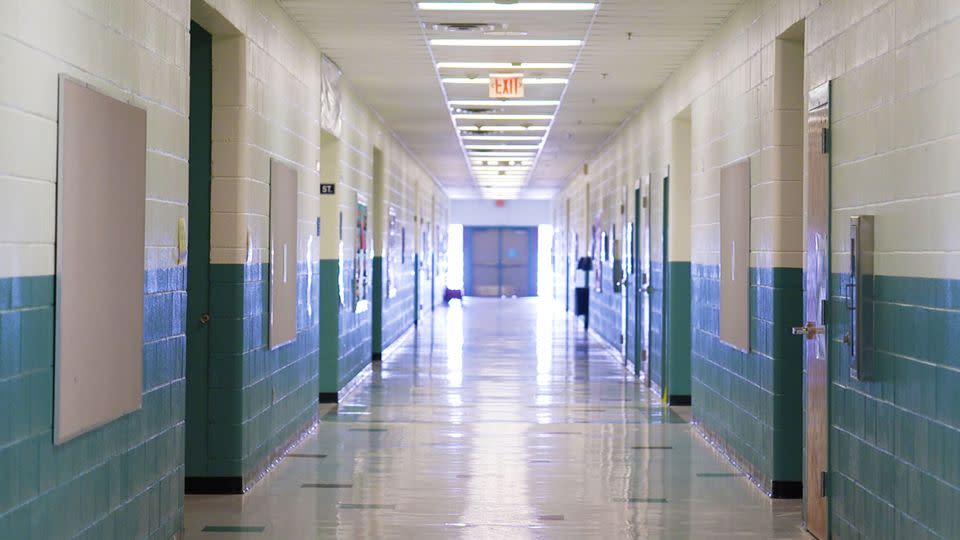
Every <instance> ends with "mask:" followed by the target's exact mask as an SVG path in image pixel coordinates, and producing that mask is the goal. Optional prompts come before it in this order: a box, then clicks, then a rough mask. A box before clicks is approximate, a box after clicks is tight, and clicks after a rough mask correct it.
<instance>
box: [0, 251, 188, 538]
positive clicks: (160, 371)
mask: <svg viewBox="0 0 960 540" xmlns="http://www.w3.org/2000/svg"><path fill="white" fill-rule="evenodd" d="M53 301H54V278H53V276H41V277H22V278H5V279H0V411H5V412H6V414H2V415H0V537H3V538H11V539H17V540H27V539H32V538H35V539H47V538H71V537H79V538H91V539H93V538H96V539H109V538H118V539H119V538H123V539H127V538H148V537H149V538H163V539H166V538H170V537H171V536H173V535H174V534H175V533H177V532H178V531H180V530H181V529H182V526H183V473H184V471H183V462H184V456H183V442H184V439H183V437H184V403H185V379H184V357H185V354H186V352H185V348H186V337H185V335H184V317H185V314H186V271H185V269H184V268H176V269H168V270H156V271H148V272H146V275H145V287H144V345H143V405H142V408H141V409H140V410H139V411H136V412H133V413H131V414H128V415H126V416H124V417H122V418H120V419H118V420H116V421H114V422H111V423H109V424H107V425H106V426H103V427H101V428H99V429H96V430H94V431H91V432H89V433H86V434H84V435H81V436H79V437H77V438H75V439H72V440H70V441H68V442H67V443H65V444H62V445H60V446H56V447H55V446H54V445H53V400H54V393H53V360H54V358H53V354H54V353H53V350H54V305H53ZM10 411H14V413H10Z"/></svg>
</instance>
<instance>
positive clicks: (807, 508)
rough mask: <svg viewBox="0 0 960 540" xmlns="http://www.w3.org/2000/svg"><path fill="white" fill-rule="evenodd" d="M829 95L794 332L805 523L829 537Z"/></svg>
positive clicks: (811, 126)
mask: <svg viewBox="0 0 960 540" xmlns="http://www.w3.org/2000/svg"><path fill="white" fill-rule="evenodd" d="M829 99H830V94H829V85H824V87H821V88H818V89H816V90H813V91H812V92H811V93H810V111H809V115H808V119H807V141H808V147H807V156H808V158H807V159H808V178H807V228H806V233H805V235H806V262H805V265H804V269H805V272H804V318H805V321H804V326H802V327H799V328H795V329H794V331H795V333H799V334H802V335H804V340H803V343H804V346H803V347H804V355H803V358H804V366H803V370H804V379H803V381H804V382H803V384H804V410H805V416H804V418H805V419H804V424H805V428H804V429H805V433H806V448H805V450H806V467H805V473H804V475H805V478H804V482H803V486H804V495H803V507H804V521H805V523H806V527H807V530H808V531H810V533H811V534H813V535H814V536H816V537H817V538H820V539H826V538H827V498H826V490H825V486H824V485H823V483H824V476H825V474H824V472H825V471H826V470H827V437H828V416H827V391H828V386H829V383H830V381H829V370H828V366H827V348H828V335H827V332H826V322H827V321H826V320H825V319H826V315H827V312H828V299H829V296H828V295H829V290H828V287H829V283H830V154H829V127H830V101H829Z"/></svg>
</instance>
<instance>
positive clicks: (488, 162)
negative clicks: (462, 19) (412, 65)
mask: <svg viewBox="0 0 960 540" xmlns="http://www.w3.org/2000/svg"><path fill="white" fill-rule="evenodd" d="M417 6H418V7H419V9H421V10H423V11H506V12H524V11H541V12H543V11H590V10H594V9H596V4H595V3H593V2H536V3H527V2H519V1H517V0H513V1H512V2H511V1H510V0H498V1H496V2H419V3H418V4H417ZM430 45H431V46H432V47H580V46H581V45H582V41H581V40H579V39H446V38H435V39H431V40H430ZM437 69H438V70H440V72H441V74H442V73H443V72H444V71H447V70H471V69H474V70H481V69H485V70H496V71H497V72H498V73H504V72H508V73H517V74H521V75H524V84H525V85H526V84H530V85H561V86H563V85H566V84H567V83H568V82H569V78H568V77H542V76H537V77H530V78H527V77H526V73H525V72H528V71H536V72H542V71H550V70H562V71H566V72H567V73H569V71H570V70H572V69H573V64H572V63H568V62H438V63H437ZM441 81H442V83H443V84H449V85H458V84H489V82H490V78H489V77H478V76H468V77H442V78H441ZM559 105H560V101H559V100H548V99H511V100H499V99H455V100H450V101H448V106H449V107H450V109H451V115H452V117H453V120H454V123H455V125H456V126H457V130H458V134H459V135H460V137H461V140H462V141H463V148H464V149H465V150H466V152H467V154H468V158H469V161H470V164H471V169H472V172H473V175H474V178H475V179H476V181H477V183H478V184H479V185H480V186H481V191H482V192H483V193H484V195H486V196H488V197H492V198H512V197H515V196H516V195H517V194H518V193H519V190H520V188H521V187H522V186H523V185H524V184H525V183H526V180H527V176H528V175H529V173H530V170H531V167H532V166H533V163H534V160H535V159H536V156H537V153H538V152H539V151H540V149H541V148H542V146H543V142H544V141H545V140H546V138H547V135H548V134H549V130H550V123H551V122H552V121H553V118H554V114H553V113H550V114H544V113H536V114H534V113H531V114H505V113H503V112H502V111H499V109H500V108H507V107H509V108H513V107H550V108H553V109H554V112H555V111H556V108H557V107H558V106H559ZM465 108H466V109H465ZM470 108H481V109H488V110H489V111H472V110H470ZM461 121H472V123H470V124H461ZM503 121H516V122H523V123H519V124H510V125H502V124H499V122H503ZM485 122H493V124H485ZM532 122H547V125H539V124H532ZM517 132H527V133H529V132H543V134H542V135H540V134H536V135H516V133H517ZM507 133H510V134H507ZM489 143H493V144H489Z"/></svg>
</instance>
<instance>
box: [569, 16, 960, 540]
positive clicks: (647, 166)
mask: <svg viewBox="0 0 960 540" xmlns="http://www.w3.org/2000/svg"><path fill="white" fill-rule="evenodd" d="M958 15H960V4H957V3H955V2H941V3H917V2H906V1H899V0H870V1H866V2H825V3H824V2H819V1H814V0H778V1H759V0H748V1H746V2H744V3H743V5H742V6H741V7H740V8H738V9H737V11H736V12H735V13H734V14H733V15H732V16H731V17H730V18H729V19H728V20H727V21H726V22H725V23H724V24H723V26H722V27H721V28H720V30H719V31H718V32H717V33H716V34H715V35H714V36H712V37H711V38H709V39H708V40H706V41H705V42H704V43H703V45H702V46H701V48H700V50H699V51H698V52H697V53H696V54H695V55H694V56H693V57H692V58H690V59H689V60H687V61H686V62H685V63H684V64H683V65H682V66H681V67H680V68H679V69H678V70H677V71H676V72H675V73H674V74H673V75H671V76H670V78H669V79H668V80H667V81H666V82H665V83H664V85H663V86H662V87H661V88H660V89H658V90H657V91H656V92H654V94H653V95H652V96H650V97H649V98H648V99H646V100H645V102H644V105H643V106H642V107H641V108H640V110H639V111H638V113H637V114H636V115H635V116H634V117H633V118H631V119H630V120H628V121H627V122H625V124H624V125H623V127H622V128H621V129H620V131H619V132H618V133H617V134H616V135H615V136H614V137H613V138H612V139H611V140H610V141H609V142H608V143H607V144H605V145H604V146H603V147H601V148H599V149H598V150H597V151H596V153H595V154H594V156H593V157H592V158H591V159H590V160H588V169H589V172H590V174H589V175H584V174H582V173H581V171H580V170H579V169H578V171H577V172H576V174H574V175H571V176H570V180H571V183H570V185H569V186H568V187H567V188H566V190H565V191H564V192H562V193H561V194H560V195H558V197H557V198H556V199H555V201H556V203H557V206H558V207H559V206H561V205H562V204H563V201H565V199H567V198H571V199H574V198H582V196H581V195H580V194H581V193H583V190H584V185H585V183H586V182H587V181H589V182H590V183H591V184H592V183H594V182H604V181H606V180H605V179H606V178H609V177H614V178H615V179H616V180H615V182H614V183H615V184H616V185H626V186H632V185H633V183H634V182H635V181H636V180H637V179H638V178H639V177H640V176H641V175H643V174H647V173H653V179H654V182H656V181H657V180H658V179H659V178H662V177H663V176H665V173H666V168H667V165H671V168H672V165H673V164H671V163H670V162H669V158H668V156H669V155H670V144H671V138H672V137H671V122H673V120H674V119H675V118H676V117H677V115H678V114H681V112H682V111H684V110H685V109H686V108H687V107H690V113H691V140H692V153H691V154H692V155H691V162H692V163H691V206H690V225H691V229H690V230H691V239H690V245H691V250H690V258H689V260H690V262H691V267H690V273H691V286H692V287H691V312H692V318H691V319H692V326H691V328H690V332H691V342H692V358H691V364H692V365H691V370H692V399H693V405H694V408H693V416H694V418H695V420H696V422H697V423H698V425H699V428H700V429H701V430H703V431H704V432H705V433H706V434H708V437H709V438H710V439H711V440H713V441H714V442H716V443H717V444H718V445H719V446H721V447H723V448H724V450H725V451H727V452H728V453H729V454H730V455H731V456H733V457H734V459H735V460H736V461H737V462H738V463H739V464H740V465H741V466H742V467H743V468H744V469H745V470H746V471H747V472H748V473H749V474H750V476H751V477H752V478H754V479H755V480H756V481H757V482H758V483H759V484H760V485H761V487H762V488H763V489H764V490H766V491H768V492H770V491H777V490H778V488H779V489H781V490H786V491H787V492H793V493H795V487H794V486H796V482H799V481H800V480H801V470H802V458H803V456H802V448H803V446H802V445H803V440H802V436H801V426H802V419H803V412H802V408H801V406H802V396H801V394H800V389H801V387H800V381H801V379H802V370H801V366H802V353H801V349H800V344H799V341H798V338H797V337H794V336H791V335H789V333H790V328H791V327H792V326H797V325H799V324H800V323H801V322H802V317H803V313H802V309H801V306H800V303H801V298H802V296H801V295H802V277H803V270H802V265H803V263H802V261H803V253H804V245H803V243H802V238H803V237H802V230H803V208H802V205H801V204H800V201H801V200H802V199H803V181H802V177H801V176H800V175H798V174H797V172H796V171H799V170H802V168H803V155H804V154H803V142H802V140H803V139H802V133H803V131H802V129H800V130H796V131H793V130H792V128H790V129H789V130H788V128H787V126H788V125H798V124H799V125H802V121H799V122H798V118H797V116H798V115H801V117H802V114H803V113H802V111H803V110H805V108H803V107H801V108H800V109H799V110H798V109H797V108H796V107H795V106H791V107H784V106H782V102H781V101H780V98H779V97H777V96H778V92H780V89H778V86H779V85H782V84H793V83H790V82H789V81H787V80H784V79H783V77H782V76H783V74H784V72H783V71H782V70H783V69H789V67H788V64H789V63H784V62H783V58H782V57H781V58H779V59H778V54H780V53H782V51H783V49H784V47H783V41H784V40H783V39H778V38H781V37H783V38H785V39H787V38H789V36H790V34H791V33H792V30H793V29H792V28H791V27H794V25H795V24H797V23H801V25H802V27H803V28H804V30H805V32H804V33H803V38H802V42H803V55H802V58H803V60H804V63H805V66H804V70H805V77H804V78H803V81H802V83H800V84H798V85H797V88H799V89H800V90H802V94H801V95H803V96H805V95H806V91H808V90H810V89H812V88H815V87H817V86H819V85H821V84H823V83H825V82H827V81H830V80H832V81H833V82H834V87H833V96H834V97H833V109H832V118H833V121H832V129H833V133H832V137H831V139H832V140H831V148H832V177H833V179H832V183H833V187H832V205H833V210H832V223H833V231H832V240H831V245H832V254H833V284H832V289H833V294H834V297H833V300H832V303H831V305H832V309H833V313H832V317H833V319H832V320H833V321H835V324H833V325H831V329H830V336H831V341H832V344H833V345H832V350H831V360H830V362H831V365H832V368H831V380H830V412H829V421H830V465H829V469H830V470H829V471H828V474H829V480H830V486H829V490H830V499H829V500H830V521H831V527H832V531H833V534H835V535H836V536H838V537H848V536H851V537H852V536H857V535H863V536H866V537H879V536H883V535H893V534H896V535H897V536H898V537H905V538H907V537H911V538H912V537H954V536H957V535H960V523H958V521H957V520H956V518H955V516H954V515H953V514H955V512H953V511H952V510H951V509H953V508H956V507H957V505H958V504H960V477H958V474H960V469H958V468H957V467H956V466H955V465H956V459H954V456H956V455H958V454H960V417H958V414H957V411H960V406H958V404H957V402H956V399H955V396H957V395H958V389H960V365H958V364H957V358H960V356H958V353H957V350H956V347H955V346H954V344H955V342H956V339H954V338H953V336H955V335H956V334H957V321H958V320H960V305H958V304H957V302H956V301H955V297H956V295H955V294H952V293H951V291H953V290H955V288H956V287H958V286H960V285H958V281H957V279H958V278H960V273H958V271H957V268H960V265H958V264H957V260H958V253H960V245H958V243H957V239H956V235H954V234H952V231H953V230H955V229H956V228H957V223H956V220H957V219H960V217H958V216H960V213H958V212H956V204H957V201H958V200H960V199H958V189H957V183H956V181H955V178H954V177H955V176H956V175H955V172H956V163H955V161H956V158H955V156H957V155H958V152H957V149H956V145H957V144H958V143H957V137H956V135H957V133H958V132H960V120H958V118H957V116H956V115H955V114H954V112H955V111H956V110H957V106H956V104H955V99H953V97H952V96H955V95H956V90H957V84H958V83H957V81H958V80H960V78H958V74H960V65H958V64H957V62H955V61H953V60H952V58H953V56H954V55H951V54H950V53H949V52H948V51H952V50H953V48H955V45H954V42H955V41H956V39H957V36H960V26H958V24H960V23H958V22H957V21H958V20H960V19H958ZM787 40H788V41H789V39H787ZM778 66H779V67H778ZM778 74H779V75H780V76H781V78H780V79H779V80H778ZM800 99H803V98H802V97H801V98H800ZM744 158H749V159H750V161H751V182H752V187H751V200H752V203H751V256H750V264H751V284H750V289H751V291H750V295H751V298H750V309H751V313H752V315H751V320H750V332H751V334H750V336H751V343H752V345H751V350H750V352H749V353H741V352H737V351H736V350H734V349H732V348H730V347H728V346H726V345H724V344H723V343H722V342H721V341H720V340H719V337H718V328H719V327H718V316H719V315H718V304H719V289H718V287H719V284H718V278H719V274H718V262H719V258H718V257H719V252H718V251H719V230H718V227H719V219H718V211H719V207H718V194H719V171H720V168H722V167H723V166H725V165H727V164H730V163H733V162H735V161H737V160H740V159H744ZM804 176H805V175H804ZM655 185H656V184H655ZM658 200H659V198H658V197H657V196H656V195H654V196H653V198H652V201H653V203H654V204H657V201H658ZM593 204H594V205H598V204H599V203H598V202H596V201H594V202H593ZM594 208H599V207H598V206H594ZM594 211H595V210H594V209H591V212H594ZM858 213H866V214H874V215H876V223H877V237H876V238H877V255H876V257H877V258H876V268H877V273H878V278H877V283H876V287H877V292H878V304H877V307H876V310H877V311H876V328H875V332H876V335H877V336H881V338H880V340H879V341H878V343H877V344H876V345H877V350H878V354H877V366H876V367H877V369H878V372H877V376H876V380H872V381H866V382H861V381H856V380H853V379H851V377H850V376H849V374H848V373H847V370H846V369H845V367H844V366H845V358H846V357H845V356H843V354H844V353H843V350H844V349H843V345H842V342H841V338H842V336H843V334H844V333H845V332H846V327H845V324H844V323H843V322H842V321H843V320H845V317H846V315H845V314H844V311H843V309H844V308H843V301H844V296H843V294H845V293H844V292H843V291H842V289H841V285H842V284H843V283H845V280H846V279H847V275H846V272H847V271H848V264H847V258H848V253H847V252H846V251H847V249H848V248H847V247H846V232H847V231H846V226H847V218H848V217H849V216H850V215H855V214H858ZM578 219H582V217H579V218H578ZM558 224H559V223H558ZM578 226H582V225H578ZM657 237H658V235H656V234H654V238H655V241H657V240H656V239H657ZM658 251H659V250H658V249H655V250H654V252H655V253H656V252H658ZM673 257H674V254H673V253H672V252H671V254H670V259H671V261H674V260H675V259H674V258H673ZM654 258H655V259H656V256H655V257H654ZM676 260H677V261H678V262H680V261H683V259H680V258H678V259H676ZM683 262H685V261H683ZM591 307H592V306H591ZM654 324H656V321H654ZM654 331H655V329H654ZM948 336H951V337H948ZM781 494H783V491H781ZM910 494H912V495H910Z"/></svg>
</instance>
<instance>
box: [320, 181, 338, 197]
mask: <svg viewBox="0 0 960 540" xmlns="http://www.w3.org/2000/svg"><path fill="white" fill-rule="evenodd" d="M320 194H321V195H336V194H337V185H336V184H320Z"/></svg>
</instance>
